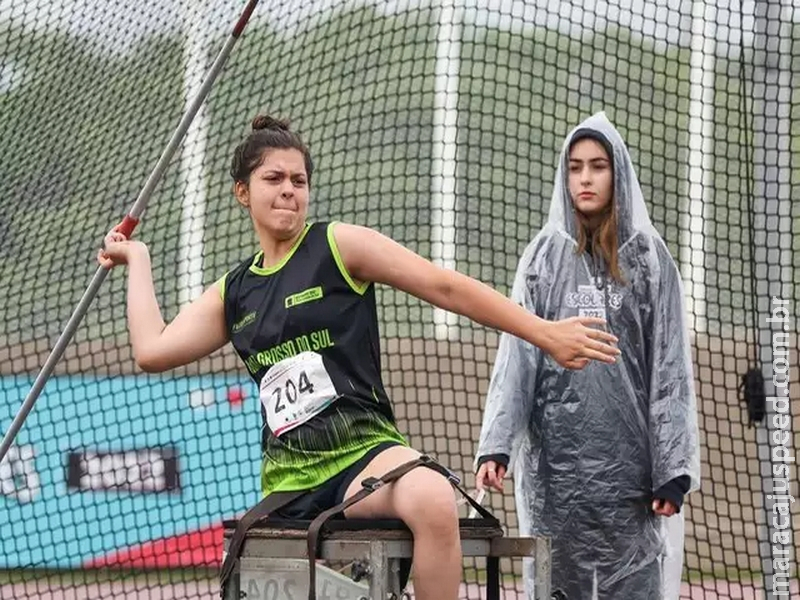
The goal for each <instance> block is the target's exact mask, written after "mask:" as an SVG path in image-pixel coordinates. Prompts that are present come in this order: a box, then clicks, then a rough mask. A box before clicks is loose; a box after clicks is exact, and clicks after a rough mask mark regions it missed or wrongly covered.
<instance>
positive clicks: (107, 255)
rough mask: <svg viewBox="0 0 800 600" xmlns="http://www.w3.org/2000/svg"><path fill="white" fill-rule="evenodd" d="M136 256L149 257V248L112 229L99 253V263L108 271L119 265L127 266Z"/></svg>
mask: <svg viewBox="0 0 800 600" xmlns="http://www.w3.org/2000/svg"><path fill="white" fill-rule="evenodd" d="M136 254H144V255H147V254H148V251H147V246H145V245H144V244H143V243H142V242H139V241H131V240H128V238H126V237H125V235H123V234H122V233H120V232H118V231H116V230H115V229H112V230H111V231H109V232H108V234H106V237H105V238H104V239H103V248H102V249H100V251H99V252H98V253H97V262H98V263H100V265H101V266H102V267H104V268H106V269H111V268H112V267H115V266H117V265H127V264H128V262H129V261H130V259H131V257H132V256H133V255H136Z"/></svg>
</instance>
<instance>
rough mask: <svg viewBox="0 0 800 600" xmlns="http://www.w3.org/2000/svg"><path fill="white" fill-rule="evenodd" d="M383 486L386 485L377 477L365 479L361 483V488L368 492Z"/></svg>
mask: <svg viewBox="0 0 800 600" xmlns="http://www.w3.org/2000/svg"><path fill="white" fill-rule="evenodd" d="M384 485H386V482H385V481H383V480H382V479H378V478H377V477H367V478H366V479H364V480H362V481H361V486H362V487H363V488H364V489H366V490H369V491H370V492H374V491H376V490H379V489H380V488H382V487H383V486H384Z"/></svg>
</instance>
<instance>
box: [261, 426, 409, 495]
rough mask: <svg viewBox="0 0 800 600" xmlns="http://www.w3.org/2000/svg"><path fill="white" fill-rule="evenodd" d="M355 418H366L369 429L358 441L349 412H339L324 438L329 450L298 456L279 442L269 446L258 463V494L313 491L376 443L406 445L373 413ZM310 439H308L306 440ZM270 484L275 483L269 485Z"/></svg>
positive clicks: (404, 440) (398, 433)
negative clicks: (353, 433) (259, 489)
mask: <svg viewBox="0 0 800 600" xmlns="http://www.w3.org/2000/svg"><path fill="white" fill-rule="evenodd" d="M359 418H360V420H362V422H363V420H364V418H367V419H368V421H369V423H370V427H368V428H366V429H365V430H364V433H363V434H362V436H360V437H358V438H356V437H353V435H352V434H351V433H350V424H351V423H352V422H353V420H354V419H353V416H352V413H340V414H339V415H338V418H337V419H335V420H333V421H332V424H333V425H334V426H333V427H332V428H331V430H330V431H329V432H328V433H327V434H326V435H325V441H326V443H327V445H328V446H329V448H331V449H329V450H318V451H316V452H314V451H310V450H305V451H304V452H302V453H298V452H295V451H293V450H292V449H291V448H290V447H284V446H282V445H281V444H280V443H276V444H275V445H274V446H273V447H270V448H269V449H268V450H267V451H266V452H264V454H263V458H262V460H261V492H262V494H263V495H264V496H267V495H268V494H272V493H273V492H291V491H296V490H309V489H313V488H316V487H319V486H321V485H322V484H323V483H325V482H326V481H328V479H330V478H331V477H334V476H335V475H337V474H339V473H341V472H342V471H343V470H344V469H346V468H347V467H349V466H351V465H353V464H355V463H356V462H358V461H359V460H360V459H361V458H363V457H364V455H365V454H366V453H367V452H369V451H370V450H371V449H372V448H374V447H375V446H377V445H378V444H382V443H383V442H397V443H398V444H400V445H401V446H408V445H409V444H408V442H407V441H406V439H405V438H404V437H403V436H402V435H401V434H400V432H399V431H397V428H396V427H395V426H394V425H392V424H391V423H389V422H388V421H387V420H386V419H385V418H383V417H381V416H380V415H378V414H377V413H362V414H361V415H359ZM313 439H314V438H312V437H311V436H309V440H313ZM317 441H319V438H317ZM304 446H305V444H304ZM273 481H275V482H278V483H277V484H275V485H271V484H270V482H273Z"/></svg>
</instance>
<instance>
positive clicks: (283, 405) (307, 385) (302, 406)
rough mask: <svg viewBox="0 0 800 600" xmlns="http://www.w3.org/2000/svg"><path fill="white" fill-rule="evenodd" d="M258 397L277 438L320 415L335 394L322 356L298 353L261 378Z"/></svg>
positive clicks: (334, 397)
mask: <svg viewBox="0 0 800 600" xmlns="http://www.w3.org/2000/svg"><path fill="white" fill-rule="evenodd" d="M259 396H260V398H261V404H262V405H263V406H264V410H265V412H266V414H267V424H268V425H269V428H270V429H271V430H272V432H273V433H274V434H275V435H276V436H280V435H281V434H282V433H285V432H287V431H289V430H291V429H294V428H295V427H297V426H298V425H302V424H303V423H305V422H306V421H308V420H309V419H310V418H311V417H313V416H314V415H316V414H319V413H320V412H322V410H324V409H325V408H326V407H327V406H329V405H330V404H331V403H332V402H333V401H334V400H336V397H337V393H336V388H334V387H333V382H332V381H331V378H330V375H328V371H327V370H326V369H325V364H324V363H323V362H322V356H320V355H319V354H317V353H316V352H301V353H300V354H298V355H297V356H292V357H291V358H286V359H284V360H282V361H280V362H279V363H277V364H276V365H274V366H273V367H272V368H271V369H270V370H269V371H268V372H267V374H266V375H264V378H263V379H262V380H261V389H260V393H259Z"/></svg>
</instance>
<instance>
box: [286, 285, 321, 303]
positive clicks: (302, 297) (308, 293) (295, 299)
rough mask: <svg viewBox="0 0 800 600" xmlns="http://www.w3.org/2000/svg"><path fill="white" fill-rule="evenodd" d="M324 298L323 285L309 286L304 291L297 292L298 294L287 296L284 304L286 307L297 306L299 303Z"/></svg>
mask: <svg viewBox="0 0 800 600" xmlns="http://www.w3.org/2000/svg"><path fill="white" fill-rule="evenodd" d="M321 299H322V286H319V285H318V286H317V287H313V288H308V289H307V290H303V291H302V292H297V293H296V294H292V295H291V296H287V297H286V300H284V306H285V307H286V308H292V307H293V306H297V305H298V304H305V303H306V302H314V301H315V300H321Z"/></svg>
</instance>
